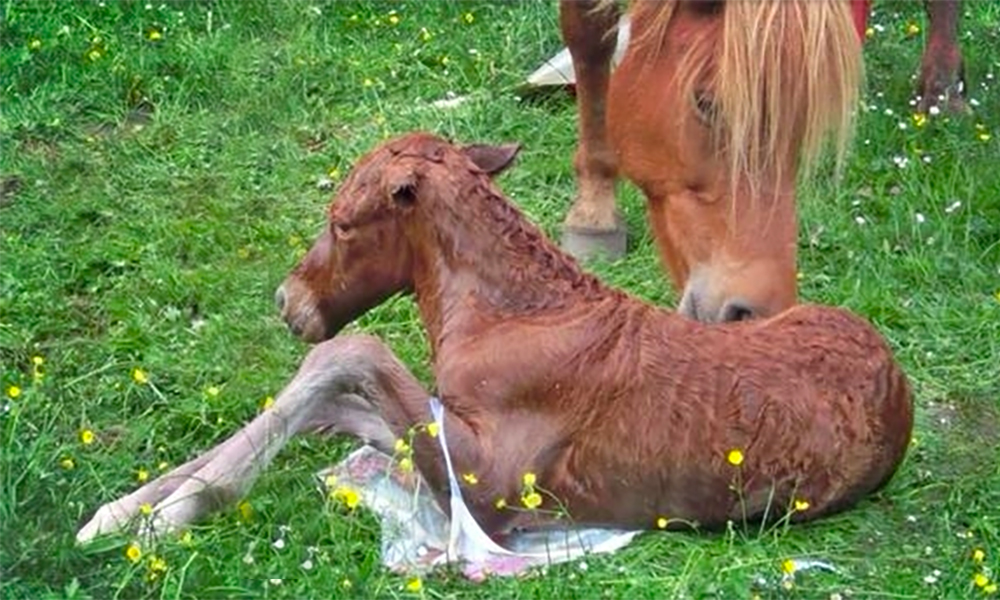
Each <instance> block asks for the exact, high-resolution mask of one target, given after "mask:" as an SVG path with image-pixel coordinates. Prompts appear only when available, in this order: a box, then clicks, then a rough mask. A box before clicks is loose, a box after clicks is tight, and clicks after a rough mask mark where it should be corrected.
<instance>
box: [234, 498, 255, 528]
mask: <svg viewBox="0 0 1000 600" xmlns="http://www.w3.org/2000/svg"><path fill="white" fill-rule="evenodd" d="M236 510H237V511H238V512H239V514H240V520H242V521H244V522H247V523H248V522H250V519H252V518H253V505H251V504H250V502H248V501H246V500H244V501H243V502H240V503H239V505H238V506H237V507H236Z"/></svg>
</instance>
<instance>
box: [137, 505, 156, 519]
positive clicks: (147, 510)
mask: <svg viewBox="0 0 1000 600" xmlns="http://www.w3.org/2000/svg"><path fill="white" fill-rule="evenodd" d="M139 512H140V513H142V514H143V516H146V517H148V516H149V515H151V514H153V505H152V504H150V503H149V502H143V503H142V504H140V505H139Z"/></svg>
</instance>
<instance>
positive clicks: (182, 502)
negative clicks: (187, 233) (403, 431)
mask: <svg viewBox="0 0 1000 600" xmlns="http://www.w3.org/2000/svg"><path fill="white" fill-rule="evenodd" d="M373 347H374V348H379V349H381V348H384V346H383V345H382V344H381V343H380V342H378V341H377V340H372V339H371V338H363V337H360V336H357V337H343V338H334V339H333V340H330V341H327V342H324V343H322V344H319V345H317V346H316V347H315V348H313V350H312V351H311V352H310V353H309V354H308V355H307V356H306V359H305V360H304V361H303V362H302V365H301V366H300V367H299V370H298V372H297V373H296V375H295V377H294V378H293V379H292V380H291V382H289V384H288V385H287V386H286V387H285V388H284V389H283V390H282V391H281V393H280V394H279V395H278V398H277V400H276V401H275V404H274V406H273V407H272V408H271V409H269V410H267V411H265V412H264V413H262V414H260V415H258V416H257V417H256V418H255V419H254V420H253V421H251V422H250V423H249V424H248V425H246V426H245V427H244V428H243V429H241V430H240V431H238V432H237V433H236V434H234V435H233V436H231V437H230V438H229V439H227V440H226V441H225V442H223V443H222V444H220V445H218V446H216V447H215V448H213V449H211V450H209V451H208V452H206V453H205V454H202V455H201V456H199V457H197V458H195V459H194V460H192V461H189V462H187V463H185V464H184V465H182V466H180V467H178V468H176V469H174V470H173V471H171V472H170V473H167V474H165V475H163V476H161V477H159V478H157V479H156V480H154V481H152V482H150V483H148V484H146V485H145V486H143V487H142V488H140V489H139V490H136V491H135V492H133V493H132V494H129V495H128V496H125V497H124V498H121V499H119V500H116V501H114V502H111V503H108V504H106V505H104V506H102V507H101V508H100V509H99V510H98V511H97V513H96V514H95V515H94V517H93V518H92V519H91V521H90V522H89V523H87V524H86V525H85V526H84V527H83V528H82V529H81V530H80V531H79V533H78V534H77V541H78V542H86V541H88V540H91V539H93V538H94V537H96V536H98V535H101V534H105V533H110V532H113V531H117V530H121V529H124V528H126V527H128V526H129V524H130V523H132V522H133V521H134V520H135V519H136V518H137V517H138V516H139V515H140V513H141V512H142V506H143V505H144V504H149V505H150V507H151V508H152V514H151V518H150V521H149V523H148V525H149V527H150V530H149V533H153V534H162V533H165V532H168V531H173V530H177V529H179V528H181V527H183V526H185V525H187V524H189V523H191V522H194V521H196V520H198V519H200V518H202V517H204V516H205V515H207V514H208V513H210V512H212V511H214V510H217V509H219V508H221V507H223V506H224V505H226V504H229V503H232V502H233V501H235V500H236V499H237V498H239V497H240V496H242V495H243V494H244V493H245V492H246V491H247V490H248V489H249V487H250V486H251V485H252V484H253V482H254V480H255V479H256V478H257V476H258V475H259V474H260V472H261V471H262V470H263V469H264V468H265V467H266V466H267V465H268V464H269V463H270V462H271V460H272V459H273V458H274V456H275V455H276V454H277V453H278V451H280V450H281V448H282V447H284V445H285V444H286V443H287V442H288V440H289V439H290V438H291V437H292V436H293V435H295V434H296V433H300V432H304V431H326V432H339V431H345V432H350V433H352V434H354V435H356V436H358V437H360V438H362V439H363V440H365V441H367V442H370V443H372V444H373V445H375V446H377V447H379V448H380V449H382V450H383V451H388V452H391V449H392V445H393V442H394V440H395V434H394V433H393V431H392V430H391V429H390V428H389V427H388V426H387V424H386V422H385V421H384V420H383V419H382V417H381V416H380V415H379V413H378V410H377V403H376V402H373V396H377V395H378V394H384V393H393V392H395V391H397V390H398V391H400V392H403V393H407V394H409V395H410V396H413V397H416V396H418V395H423V396H425V397H426V393H425V392H423V390H422V389H421V388H420V385H419V383H418V382H417V381H416V379H415V378H414V377H413V376H412V375H410V374H409V372H408V371H406V370H405V368H403V367H402V365H400V364H399V363H398V361H395V362H394V363H393V364H391V365H389V368H387V369H386V370H385V372H382V371H381V369H382V367H383V365H382V364H380V361H383V356H382V354H381V353H379V356H366V355H365V352H369V351H370V349H371V348H373ZM386 351H387V350H386ZM389 355H390V356H391V353H389ZM393 358H394V357H393ZM383 362H384V361H383Z"/></svg>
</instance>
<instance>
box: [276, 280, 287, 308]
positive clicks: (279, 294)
mask: <svg viewBox="0 0 1000 600" xmlns="http://www.w3.org/2000/svg"><path fill="white" fill-rule="evenodd" d="M274 303H275V304H277V305H278V311H279V312H282V311H284V310H285V286H281V287H279V288H278V289H277V291H275V292H274Z"/></svg>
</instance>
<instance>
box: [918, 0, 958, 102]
mask: <svg viewBox="0 0 1000 600" xmlns="http://www.w3.org/2000/svg"><path fill="white" fill-rule="evenodd" d="M925 7H926V9H927V19H928V21H929V24H928V30H929V31H928V33H927V44H926V45H925V46H924V54H923V58H921V61H920V88H919V94H920V103H919V104H918V106H917V110H918V111H920V112H926V111H927V110H929V109H930V107H932V106H942V107H943V108H946V109H948V110H950V111H952V112H965V111H967V110H968V106H967V105H966V103H965V67H964V65H963V62H962V51H961V49H960V48H959V46H958V14H959V8H960V2H959V0H925Z"/></svg>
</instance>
